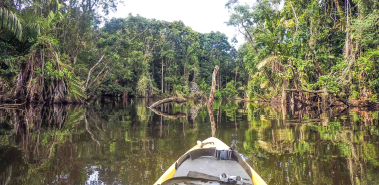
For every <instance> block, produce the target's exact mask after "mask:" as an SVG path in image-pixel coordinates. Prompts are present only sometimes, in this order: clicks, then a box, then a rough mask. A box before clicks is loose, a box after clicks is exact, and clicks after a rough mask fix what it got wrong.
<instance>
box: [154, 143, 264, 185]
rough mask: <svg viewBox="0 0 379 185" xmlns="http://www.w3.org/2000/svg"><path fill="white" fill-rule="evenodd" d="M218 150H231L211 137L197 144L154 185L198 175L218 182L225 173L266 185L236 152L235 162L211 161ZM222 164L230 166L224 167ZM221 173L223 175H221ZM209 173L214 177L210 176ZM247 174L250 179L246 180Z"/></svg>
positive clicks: (233, 154)
mask: <svg viewBox="0 0 379 185" xmlns="http://www.w3.org/2000/svg"><path fill="white" fill-rule="evenodd" d="M216 148H217V150H229V149H230V147H229V146H228V145H226V144H225V143H223V142H222V141H221V140H219V139H217V138H215V137H210V138H208V139H206V140H204V141H203V142H201V144H200V145H199V144H197V145H195V146H194V147H192V148H191V149H190V150H189V151H187V152H186V153H185V154H184V155H183V156H182V157H180V158H179V159H178V160H177V161H176V162H175V163H174V164H172V165H171V166H170V167H169V168H168V169H167V170H166V172H165V173H164V174H163V175H162V176H161V177H160V178H159V179H158V180H157V181H156V182H155V183H154V185H163V184H172V182H176V181H177V180H178V182H179V181H180V182H183V180H182V179H184V178H188V177H190V176H191V177H194V176H198V175H200V176H202V177H204V175H207V179H214V180H216V181H218V180H220V175H221V174H223V173H224V174H227V175H231V176H240V177H241V178H242V179H243V180H244V182H247V183H249V184H251V183H250V182H251V181H252V182H253V183H254V185H266V182H265V181H264V180H263V179H262V178H261V177H260V176H259V175H258V174H257V173H256V172H255V171H254V169H253V168H251V166H250V165H249V164H247V163H246V162H245V161H244V160H243V159H242V157H241V156H240V155H239V154H238V153H237V152H235V151H233V153H232V158H233V160H218V159H210V158H213V157H214V156H213V155H214V154H215V150H214V149H216ZM212 149H213V150H212ZM204 158H207V159H204ZM213 160H214V161H213ZM221 163H228V164H225V165H222V164H221ZM220 164H221V165H220ZM184 165H185V166H184ZM186 166H187V167H186ZM222 166H224V167H226V168H225V169H221V168H223V167H222ZM237 166H238V167H237ZM191 170H193V171H191ZM216 170H217V171H216ZM199 171H201V172H199ZM221 171H222V173H219V172H221ZM203 172H205V173H203ZM209 173H211V174H212V175H209ZM194 174H195V175H194ZM246 174H247V176H248V178H246ZM195 178H196V177H195ZM200 179H201V177H200ZM217 179H218V180H217ZM169 181H170V182H169ZM165 182H168V183H165ZM191 182H192V181H191ZM190 184H191V183H190ZM192 184H193V183H192Z"/></svg>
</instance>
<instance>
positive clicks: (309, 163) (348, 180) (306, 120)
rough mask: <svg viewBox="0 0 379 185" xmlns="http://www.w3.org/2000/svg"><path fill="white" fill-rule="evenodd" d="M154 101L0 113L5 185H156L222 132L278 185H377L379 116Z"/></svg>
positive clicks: (238, 104) (1, 167)
mask: <svg viewBox="0 0 379 185" xmlns="http://www.w3.org/2000/svg"><path fill="white" fill-rule="evenodd" d="M153 102H154V101H153V100H146V99H129V100H124V101H114V100H103V101H95V102H93V104H92V105H90V106H58V105H55V106H53V107H43V106H30V105H29V106H27V107H25V108H24V109H0V161H1V165H0V184H91V183H92V184H96V183H97V184H153V183H154V182H155V180H156V179H158V178H159V177H160V176H161V175H162V174H163V172H164V171H165V170H166V169H167V168H168V167H169V166H170V165H171V164H172V163H173V162H174V161H175V160H176V159H177V158H179V157H180V156H181V155H182V154H183V153H184V152H186V151H187V150H189V149H190V148H191V147H192V146H194V145H195V144H196V141H197V140H203V139H206V138H208V137H210V136H211V135H212V133H213V134H215V136H216V137H218V138H219V139H221V140H222V141H224V142H225V143H226V144H228V145H230V146H231V147H233V148H234V149H235V150H237V151H238V152H239V153H240V154H241V155H243V156H244V158H245V159H246V160H247V161H248V162H249V164H251V166H252V167H253V168H254V169H255V170H256V171H257V172H258V173H259V174H260V175H261V176H262V177H263V179H265V180H266V181H267V182H268V184H301V183H304V184H377V183H378V182H379V177H378V175H376V174H377V172H378V171H379V157H378V154H379V153H378V152H379V126H378V124H379V118H378V112H370V111H365V110H359V109H353V110H349V109H338V108H335V109H329V110H326V111H320V110H318V109H311V108H308V107H305V108H296V107H287V108H286V109H284V108H283V107H271V106H267V105H261V104H248V103H245V102H238V101H236V102H235V101H226V100H223V101H220V100H219V101H215V102H214V104H213V107H212V109H213V111H211V112H212V114H213V118H214V124H213V125H212V124H211V122H210V117H209V112H208V109H207V106H206V102H201V101H189V102H186V103H183V104H164V105H163V106H161V107H159V108H157V109H156V110H150V109H148V108H147V107H148V106H149V105H150V104H152V103H153Z"/></svg>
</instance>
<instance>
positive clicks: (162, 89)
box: [161, 58, 164, 94]
mask: <svg viewBox="0 0 379 185" xmlns="http://www.w3.org/2000/svg"><path fill="white" fill-rule="evenodd" d="M163 84H164V76H163V58H162V88H161V90H162V94H163Z"/></svg>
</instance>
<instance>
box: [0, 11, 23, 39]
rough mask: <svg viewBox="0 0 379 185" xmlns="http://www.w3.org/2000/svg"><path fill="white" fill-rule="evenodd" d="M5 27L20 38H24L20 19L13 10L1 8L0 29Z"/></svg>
mask: <svg viewBox="0 0 379 185" xmlns="http://www.w3.org/2000/svg"><path fill="white" fill-rule="evenodd" d="M2 28H4V29H7V30H9V31H11V32H12V33H13V34H14V35H15V36H16V37H17V39H18V40H20V41H21V40H22V25H21V21H20V19H19V18H18V17H17V15H16V14H14V13H13V12H11V11H9V10H7V9H5V8H4V7H1V8H0V30H1V29H2Z"/></svg>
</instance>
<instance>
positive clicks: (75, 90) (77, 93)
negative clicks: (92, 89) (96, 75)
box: [67, 76, 87, 100]
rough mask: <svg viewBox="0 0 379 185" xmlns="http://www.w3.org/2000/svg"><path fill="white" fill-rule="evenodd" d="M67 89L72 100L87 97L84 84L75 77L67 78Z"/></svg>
mask: <svg viewBox="0 0 379 185" xmlns="http://www.w3.org/2000/svg"><path fill="white" fill-rule="evenodd" d="M67 81H68V85H69V89H68V95H69V96H70V97H71V98H72V99H74V100H83V99H86V98H87V95H86V93H85V91H84V84H83V83H82V82H80V80H79V79H77V78H76V77H73V76H72V77H70V78H67Z"/></svg>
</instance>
